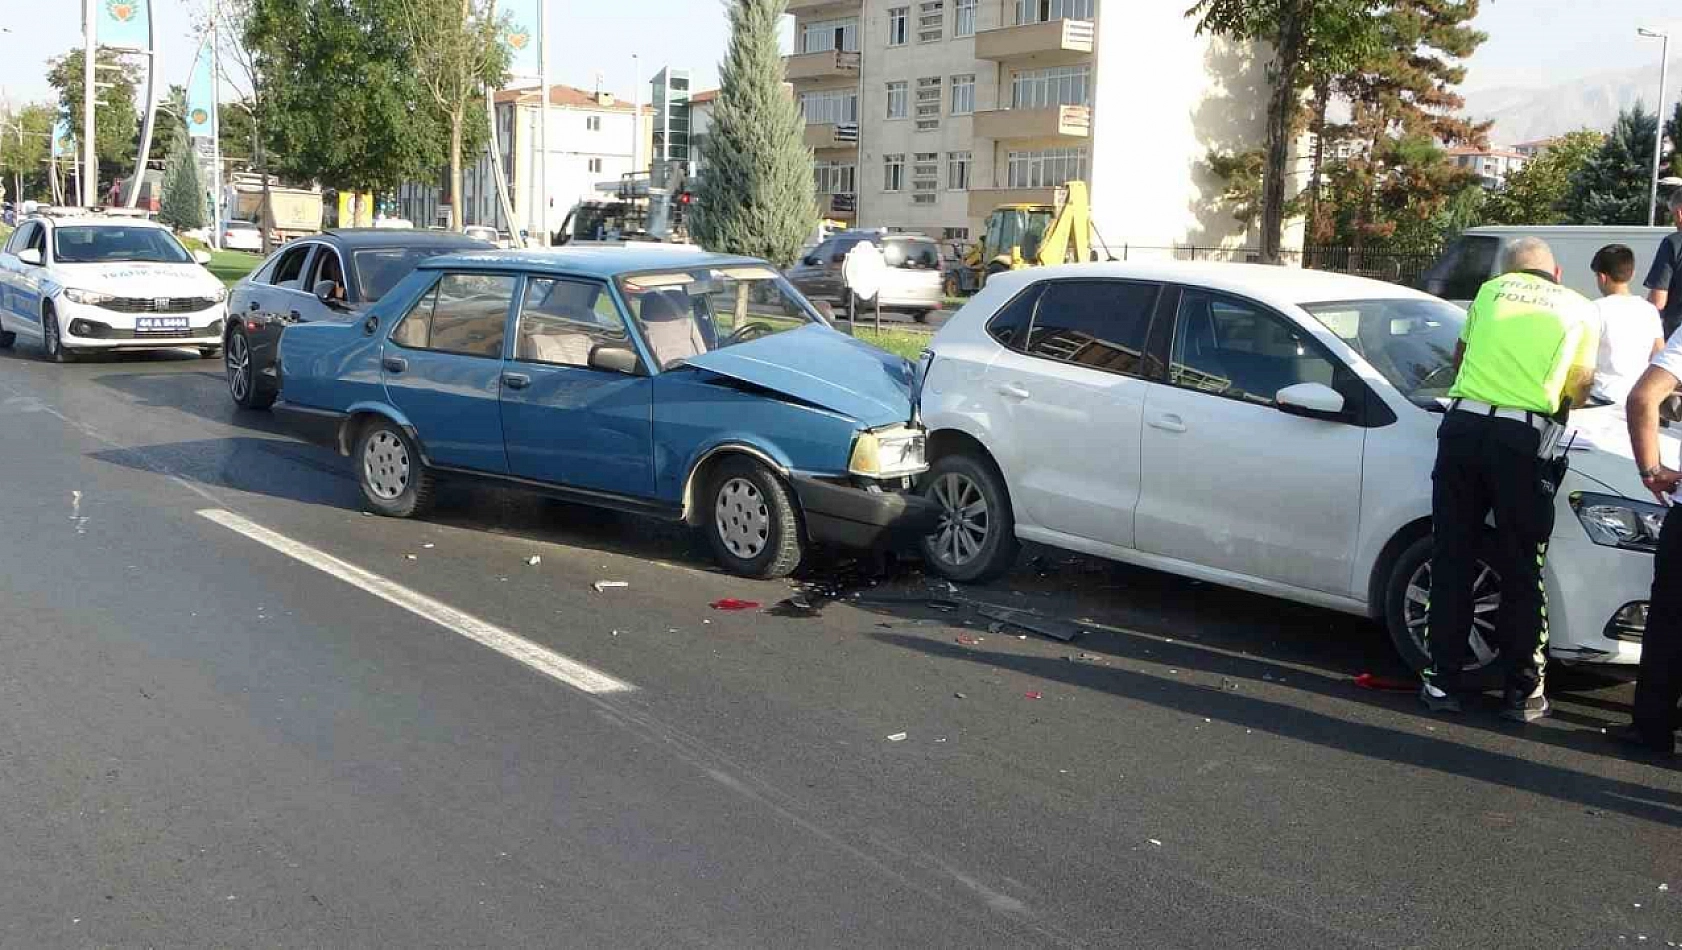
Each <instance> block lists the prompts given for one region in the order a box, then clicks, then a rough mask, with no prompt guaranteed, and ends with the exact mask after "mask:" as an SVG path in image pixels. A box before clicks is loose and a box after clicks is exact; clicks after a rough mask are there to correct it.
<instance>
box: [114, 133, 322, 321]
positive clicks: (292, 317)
mask: <svg viewBox="0 0 1682 950" xmlns="http://www.w3.org/2000/svg"><path fill="white" fill-rule="evenodd" d="M95 128H98V126H95ZM286 316H287V317H288V318H289V319H290V320H291V321H292V322H293V323H303V322H304V315H303V314H301V313H299V312H298V311H296V310H294V311H292V312H291V313H289V314H287V315H286Z"/></svg>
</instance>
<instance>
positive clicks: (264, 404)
mask: <svg viewBox="0 0 1682 950" xmlns="http://www.w3.org/2000/svg"><path fill="white" fill-rule="evenodd" d="M222 367H223V369H224V370H225V371H226V374H227V379H228V395H229V396H231V397H233V400H234V403H235V404H236V405H238V406H239V407H240V408H241V409H267V408H269V407H270V406H272V405H274V401H275V397H276V396H277V395H279V393H278V391H277V387H275V386H274V385H273V384H272V383H270V382H269V381H268V380H267V379H265V378H264V376H263V374H262V373H259V372H257V367H256V365H255V364H254V363H253V362H252V359H251V341H250V340H249V339H248V338H247V337H246V335H245V331H244V330H235V331H233V332H232V333H230V334H228V345H227V346H225V347H223V349H222Z"/></svg>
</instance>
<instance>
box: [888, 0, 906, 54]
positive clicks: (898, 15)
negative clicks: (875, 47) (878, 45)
mask: <svg viewBox="0 0 1682 950" xmlns="http://www.w3.org/2000/svg"><path fill="white" fill-rule="evenodd" d="M910 40H911V8H910V7H893V8H891V9H889V10H888V45H889V46H904V45H905V44H906V43H908V42H910Z"/></svg>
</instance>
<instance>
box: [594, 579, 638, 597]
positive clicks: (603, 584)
mask: <svg viewBox="0 0 1682 950" xmlns="http://www.w3.org/2000/svg"><path fill="white" fill-rule="evenodd" d="M591 586H592V587H594V588H595V589H596V593H598V594H599V593H601V592H602V591H604V590H609V589H613V588H619V587H629V586H631V585H630V584H628V583H626V582H625V581H597V582H595V583H594V584H592V585H591Z"/></svg>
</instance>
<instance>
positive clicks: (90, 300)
mask: <svg viewBox="0 0 1682 950" xmlns="http://www.w3.org/2000/svg"><path fill="white" fill-rule="evenodd" d="M64 296H65V299H67V300H69V301H70V302H71V303H79V304H85V305H87V306H89V307H97V306H99V305H100V304H103V303H107V302H109V301H111V300H112V299H113V298H112V296H111V295H110V294H96V293H94V292H93V291H91V290H77V289H76V288H74V287H66V288H64Z"/></svg>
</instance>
